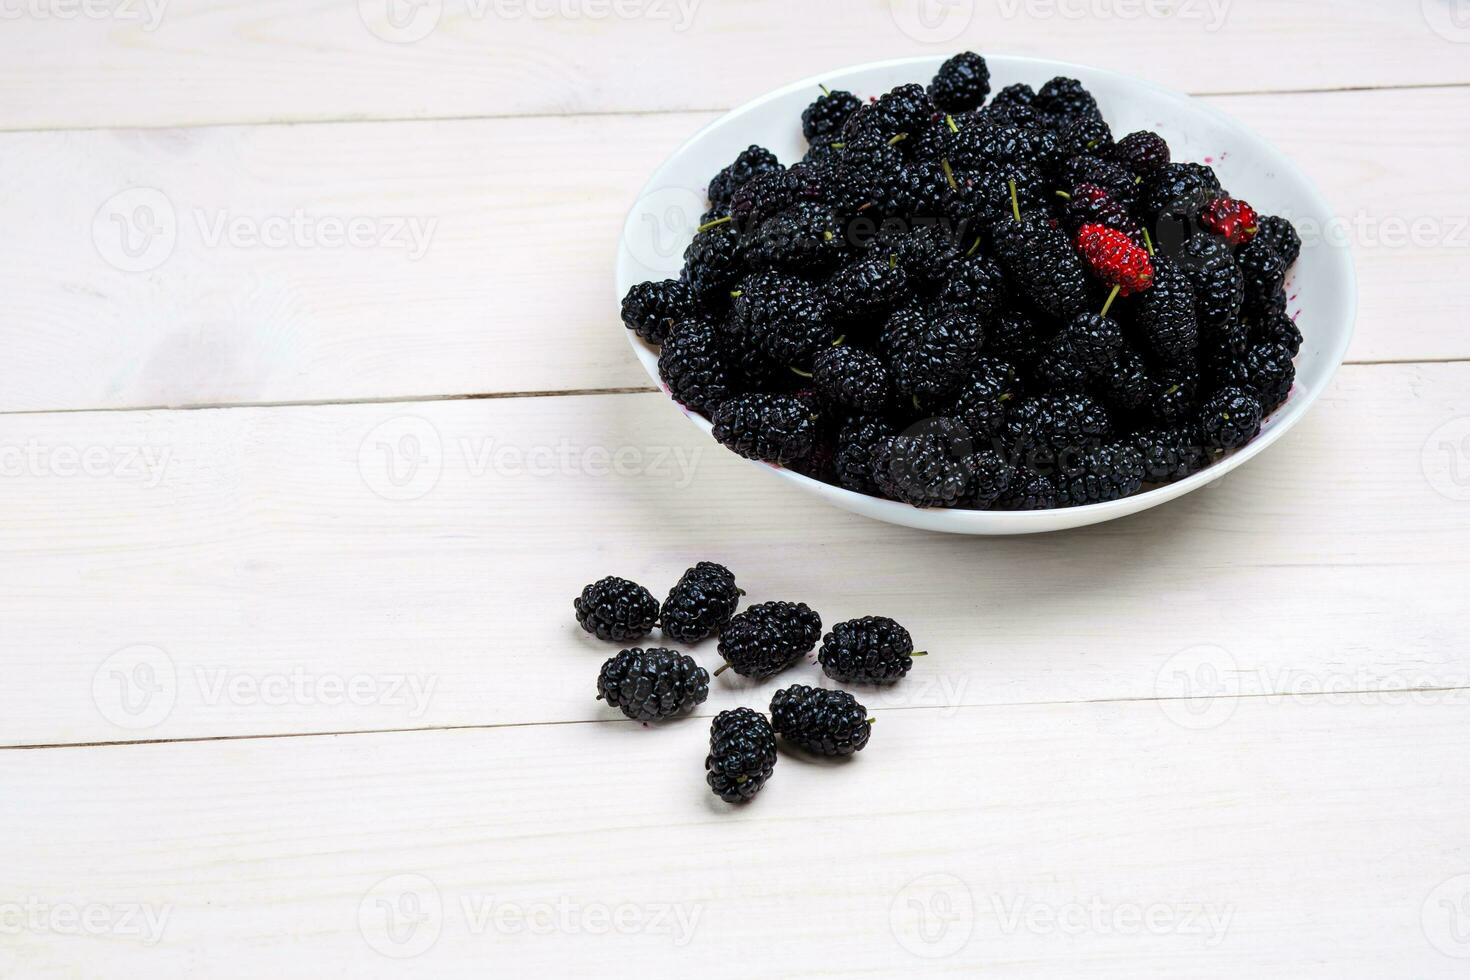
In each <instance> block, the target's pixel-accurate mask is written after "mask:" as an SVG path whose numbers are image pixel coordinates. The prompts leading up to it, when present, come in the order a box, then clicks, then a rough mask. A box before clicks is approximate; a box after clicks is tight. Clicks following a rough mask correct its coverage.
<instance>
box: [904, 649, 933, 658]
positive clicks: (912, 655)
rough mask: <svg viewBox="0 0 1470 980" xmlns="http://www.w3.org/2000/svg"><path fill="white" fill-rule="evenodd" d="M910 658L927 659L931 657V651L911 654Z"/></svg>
mask: <svg viewBox="0 0 1470 980" xmlns="http://www.w3.org/2000/svg"><path fill="white" fill-rule="evenodd" d="M909 656H910V657H927V656H929V651H928V650H920V651H919V652H918V653H911V654H909Z"/></svg>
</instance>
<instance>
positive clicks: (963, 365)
mask: <svg viewBox="0 0 1470 980" xmlns="http://www.w3.org/2000/svg"><path fill="white" fill-rule="evenodd" d="M984 343H985V333H984V330H983V328H982V327H981V326H980V319H979V318H978V317H976V316H974V315H973V314H970V313H949V314H946V315H943V316H940V317H937V318H935V319H933V320H930V321H929V322H928V323H927V324H926V326H925V329H924V331H923V332H922V333H921V334H919V336H918V337H916V338H914V339H913V340H912V341H911V343H910V344H909V345H908V347H906V348H905V349H903V350H901V351H899V352H898V354H897V356H896V357H895V358H894V360H893V384H894V387H895V388H897V389H898V391H899V393H900V394H903V395H909V396H912V397H914V398H918V399H919V400H921V401H927V400H932V399H937V398H942V397H944V396H946V395H950V394H952V393H953V392H954V391H955V390H956V389H957V388H959V386H960V384H961V383H962V382H963V381H964V380H965V377H966V375H967V374H968V372H969V369H970V365H972V364H974V363H975V359H976V358H977V357H979V356H980V347H981V345H982V344H984Z"/></svg>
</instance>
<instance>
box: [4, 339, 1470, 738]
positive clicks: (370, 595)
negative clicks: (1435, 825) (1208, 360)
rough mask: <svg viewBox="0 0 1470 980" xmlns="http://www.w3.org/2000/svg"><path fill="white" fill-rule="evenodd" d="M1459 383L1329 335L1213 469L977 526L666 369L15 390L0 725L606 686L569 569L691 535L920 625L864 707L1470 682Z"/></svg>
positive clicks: (844, 602) (784, 577) (651, 573)
mask: <svg viewBox="0 0 1470 980" xmlns="http://www.w3.org/2000/svg"><path fill="white" fill-rule="evenodd" d="M1467 382H1470V364H1464V363H1458V364H1443V365H1423V366H1413V365H1410V366H1376V367H1356V368H1347V369H1345V370H1344V371H1343V373H1342V374H1341V375H1340V377H1339V379H1338V381H1337V382H1336V383H1335V386H1334V388H1333V389H1332V391H1331V393H1330V395H1329V396H1328V398H1327V400H1326V402H1325V404H1323V405H1321V406H1319V408H1318V409H1317V410H1316V411H1315V412H1314V413H1313V414H1312V415H1311V416H1310V417H1309V418H1308V419H1307V420H1306V421H1305V422H1304V424H1303V426H1302V428H1301V429H1300V430H1299V431H1297V432H1294V433H1292V434H1291V435H1290V436H1288V437H1287V439H1286V440H1284V441H1283V443H1282V444H1281V445H1280V446H1278V447H1275V448H1274V449H1273V450H1272V451H1271V452H1269V453H1267V454H1265V455H1264V456H1263V457H1262V458H1261V459H1259V460H1256V461H1254V462H1253V463H1252V464H1251V465H1250V466H1248V467H1245V468H1244V469H1243V470H1242V471H1240V472H1238V473H1236V474H1233V475H1232V476H1231V477H1230V478H1229V479H1228V480H1226V481H1223V482H1222V483H1220V484H1218V485H1216V486H1215V487H1213V488H1211V489H1209V490H1204V491H1201V492H1199V493H1196V494H1194V495H1192V496H1190V497H1189V498H1186V499H1184V500H1182V501H1179V502H1177V503H1175V504H1173V505H1170V506H1167V507H1164V508H1161V509H1158V510H1154V511H1152V512H1149V513H1147V514H1144V515H1141V516H1139V517H1137V518H1135V519H1130V520H1126V521H1120V522H1115V523H1112V524H1108V525H1104V526H1100V527H1096V528H1092V529H1088V530H1085V531H1080V532H1076V533H1068V534H1059V535H1051V536H1045V537H1041V538H1036V539H1013V540H994V541H979V540H970V539H962V538H951V537H942V536H936V535H925V534H919V533H915V532H911V531H907V530H903V529H900V528H895V527H889V526H885V525H880V524H875V523H871V522H868V521H866V520H864V519H861V518H857V517H853V516H850V515H847V514H844V513H840V512H838V511H836V510H833V509H831V508H829V507H827V506H826V505H825V504H822V503H821V502H819V501H817V500H815V499H814V498H809V497H807V496H805V495H804V494H800V493H798V492H797V491H795V490H794V489H791V488H789V487H787V486H786V485H785V484H784V483H782V482H780V481H777V480H775V479H773V478H772V477H771V476H770V475H769V474H767V473H765V472H763V468H761V467H756V466H752V465H751V464H747V463H746V462H745V461H743V460H740V459H738V458H736V457H734V456H733V455H731V454H729V453H727V452H726V451H725V450H723V449H721V448H720V447H718V446H716V445H714V444H713V443H712V442H707V441H706V439H705V437H704V436H702V435H700V434H699V433H698V432H697V431H696V430H695V429H694V428H693V427H692V426H690V425H689V424H688V423H687V422H686V421H685V420H684V419H683V418H681V417H680V416H679V414H678V413H677V412H676V411H674V409H673V408H672V406H670V405H669V404H668V403H667V402H666V401H665V399H664V398H663V396H661V395H656V394H648V395H621V396H586V397H572V398H567V397H563V398H536V399H493V400H484V401H459V402H443V403H433V404H413V405H352V406H328V407H314V408H301V407H298V408H278V409H232V410H228V411H222V410H203V411H191V412H137V413H100V414H85V413H80V414H78V413H70V414H61V415H39V416H25V417H20V416H10V417H6V418H3V419H0V447H4V450H3V451H4V455H3V457H0V463H3V465H4V467H5V471H4V472H5V479H3V480H0V515H3V516H0V548H3V550H4V552H5V553H6V554H7V555H10V556H11V559H12V560H11V561H8V562H5V563H3V564H0V644H3V646H4V648H5V649H6V650H7V651H8V654H7V676H8V682H7V684H6V685H5V688H4V690H5V693H4V694H3V696H0V743H3V744H8V745H33V744H51V743H63V742H97V741H112V740H135V739H159V738H184V737H214V736H231V735H267V734H289V733H299V732H334V731H360V730H379V729H404V728H419V727H433V726H449V725H504V724H521V723H540V722H567V721H591V720H596V719H599V718H605V717H607V716H608V709H606V708H605V707H604V706H603V705H601V704H600V703H598V702H597V701H595V700H594V694H595V690H594V681H595V677H596V673H597V668H598V666H599V665H600V664H601V663H602V661H603V660H604V659H605V658H606V657H608V656H610V655H611V654H612V653H614V652H616V650H615V648H610V647H609V646H608V645H606V644H602V643H599V642H598V641H596V640H594V639H592V638H590V637H588V636H586V635H585V634H583V633H581V632H580V631H579V629H578V627H577V626H576V624H575V622H574V621H573V617H572V613H571V600H572V598H573V596H574V595H576V594H577V593H578V592H579V591H580V590H581V588H582V586H583V585H585V584H586V583H588V582H590V581H592V580H595V579H598V578H601V577H602V576H604V575H609V574H618V575H623V576H626V577H628V578H632V579H634V580H635V581H641V582H643V583H644V584H645V585H647V586H648V587H649V588H650V589H652V590H654V591H655V592H657V593H658V594H659V595H660V597H662V594H663V593H664V592H666V591H667V589H668V588H669V586H670V585H672V584H673V582H674V580H675V579H676V578H677V577H678V575H679V574H680V573H681V572H682V571H683V569H684V568H686V567H688V566H689V565H691V564H693V563H694V562H695V561H698V560H704V559H710V560H719V561H724V562H726V563H727V564H728V565H729V566H730V567H732V568H733V569H735V570H736V572H737V574H738V576H739V578H740V581H741V583H742V584H743V585H744V587H745V588H746V590H747V591H748V592H749V600H748V601H750V602H757V601H767V600H773V599H785V600H791V601H804V602H807V603H810V604H811V605H812V606H813V607H814V608H815V609H817V610H818V611H819V612H820V613H821V614H822V615H823V616H824V618H825V620H826V622H827V624H828V625H830V624H832V623H834V622H837V621H839V620H843V619H849V618H853V617H857V616H863V615H889V616H893V617H895V618H897V619H898V620H900V621H901V622H904V623H905V624H906V625H908V626H909V628H910V629H911V630H912V631H913V633H914V634H915V636H916V637H917V639H918V642H919V643H920V645H921V646H922V647H923V648H925V649H928V650H930V651H932V654H933V655H932V656H930V657H928V658H926V659H924V660H923V661H922V663H921V664H920V666H919V668H917V669H916V672H915V674H914V675H913V676H912V677H911V678H910V679H909V680H908V681H907V682H906V683H905V684H903V685H901V686H899V687H897V688H895V689H893V690H892V691H887V692H866V693H865V697H866V698H867V699H868V701H869V702H871V703H870V707H888V708H896V707H923V706H938V707H954V706H957V705H977V704H986V705H994V704H1006V703H1029V702H1054V701H1095V700H1101V699H1113V698H1142V697H1153V696H1156V695H1170V694H1178V693H1180V692H1181V690H1182V691H1183V693H1195V694H1226V693H1238V694H1269V693H1274V692H1282V691H1296V692H1302V691H1334V692H1341V691H1352V690H1358V689H1376V688H1378V687H1382V686H1391V687H1396V688H1405V687H1409V688H1450V687H1470V676H1467V675H1470V664H1467V662H1466V661H1465V658H1464V656H1463V650H1462V645H1461V644H1460V642H1459V639H1458V638H1459V637H1461V636H1463V635H1464V634H1465V632H1466V629H1467V627H1470V611H1467V609H1466V607H1465V604H1464V601H1463V600H1464V591H1465V589H1464V586H1465V582H1466V580H1467V579H1466V567H1467V566H1466V555H1467V553H1470V548H1467V544H1470V522H1467V520H1466V510H1465V508H1466V506H1467V505H1466V504H1465V503H1464V497H1465V492H1464V488H1463V486H1462V485H1461V484H1460V483H1458V482H1457V480H1463V474H1464V473H1466V472H1470V460H1467V459H1464V458H1463V448H1464V445H1465V443H1464V442H1462V441H1461V439H1462V436H1463V435H1464V434H1465V433H1464V432H1462V431H1461V429H1463V428H1464V419H1465V417H1466V416H1467V415H1470V401H1467V395H1466V392H1467V391H1470V384H1467ZM1456 420H1458V422H1457V421H1456ZM1447 423H1448V424H1449V425H1448V427H1445V426H1446V424H1447ZM1456 425H1458V426H1459V427H1460V428H1456V427H1455V426H1456ZM12 447H14V448H12ZM1457 454H1459V455H1457ZM149 460H151V461H152V465H151V466H150V465H149V462H148V461H149ZM159 474H161V476H160V475H159ZM822 570H841V573H840V574H836V573H834V572H831V571H822ZM652 642H654V643H657V642H658V639H657V637H655V638H654V639H653V641H652ZM692 652H693V653H694V654H695V656H696V658H697V659H698V660H699V661H700V662H701V663H703V664H705V665H706V666H708V667H709V668H711V669H713V668H714V667H716V666H718V664H719V662H720V661H719V657H718V654H717V653H716V651H715V649H714V646H713V644H709V643H706V644H703V645H700V646H698V647H696V648H694V649H693V651H692ZM820 677H821V675H820V673H819V672H818V671H817V670H816V669H815V668H813V667H802V668H800V669H794V670H792V671H790V672H788V673H787V674H786V675H784V676H783V677H782V678H780V682H781V683H796V682H807V683H811V682H815V681H816V680H818V679H819V678H820ZM776 686H778V685H777V684H775V683H772V684H766V685H749V684H746V683H743V682H740V681H739V680H738V679H737V678H735V677H734V676H733V675H731V674H727V675H725V677H723V678H720V679H719V681H718V682H717V683H716V684H715V685H714V693H713V694H712V695H711V699H710V701H709V703H708V704H707V705H706V706H705V709H704V711H705V713H712V712H713V711H715V710H717V709H719V708H723V707H728V706H731V705H733V704H736V703H737V702H740V701H742V700H749V699H752V698H754V699H756V700H760V699H764V698H767V697H768V696H769V694H770V692H771V691H772V690H774V689H775V687H776Z"/></svg>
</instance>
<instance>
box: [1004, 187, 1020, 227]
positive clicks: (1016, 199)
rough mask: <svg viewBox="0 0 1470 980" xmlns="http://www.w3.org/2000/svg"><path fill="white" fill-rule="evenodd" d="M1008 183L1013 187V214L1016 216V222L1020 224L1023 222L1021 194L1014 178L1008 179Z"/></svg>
mask: <svg viewBox="0 0 1470 980" xmlns="http://www.w3.org/2000/svg"><path fill="white" fill-rule="evenodd" d="M1006 183H1007V184H1009V185H1010V188H1011V214H1013V215H1015V216H1016V224H1018V225H1019V224H1020V223H1021V196H1020V193H1019V192H1018V191H1017V190H1016V182H1015V181H1014V180H1008V181H1006Z"/></svg>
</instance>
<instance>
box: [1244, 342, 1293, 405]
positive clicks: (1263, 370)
mask: <svg viewBox="0 0 1470 980" xmlns="http://www.w3.org/2000/svg"><path fill="white" fill-rule="evenodd" d="M1228 380H1229V381H1230V383H1232V384H1234V385H1236V386H1238V387H1240V388H1244V389H1246V390H1248V391H1250V392H1252V393H1253V394H1254V395H1255V396H1256V397H1257V398H1258V399H1259V400H1260V402H1261V411H1262V413H1263V414H1264V415H1270V414H1271V413H1272V412H1274V411H1276V409H1278V408H1280V407H1281V406H1282V405H1283V404H1285V403H1286V399H1287V398H1288V397H1290V395H1291V388H1292V385H1294V384H1296V365H1295V364H1293V363H1292V354H1291V351H1290V350H1289V349H1287V348H1286V347H1283V346H1281V345H1280V344H1256V345H1255V346H1253V347H1251V348H1250V349H1249V350H1248V351H1246V353H1245V357H1243V358H1242V359H1241V360H1239V361H1237V362H1236V363H1235V364H1234V365H1233V371H1232V372H1231V374H1230V377H1229V378H1228Z"/></svg>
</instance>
